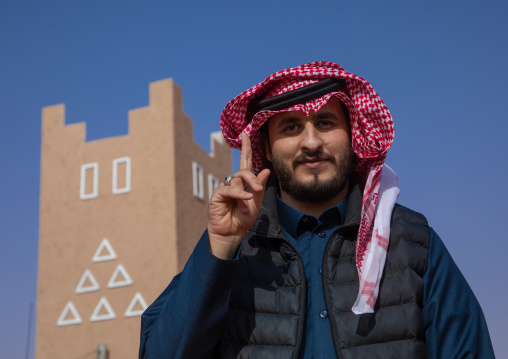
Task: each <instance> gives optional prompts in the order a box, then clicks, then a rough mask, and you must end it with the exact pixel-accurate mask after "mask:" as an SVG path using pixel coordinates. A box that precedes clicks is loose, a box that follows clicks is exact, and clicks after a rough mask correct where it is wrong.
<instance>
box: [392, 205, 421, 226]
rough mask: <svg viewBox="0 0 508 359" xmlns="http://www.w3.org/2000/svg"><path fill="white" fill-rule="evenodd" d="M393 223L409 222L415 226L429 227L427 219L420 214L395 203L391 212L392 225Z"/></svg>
mask: <svg viewBox="0 0 508 359" xmlns="http://www.w3.org/2000/svg"><path fill="white" fill-rule="evenodd" d="M395 221H402V222H410V223H413V224H416V225H422V226H425V227H428V226H429V223H428V221H427V218H425V216H424V215H423V214H421V213H420V212H416V211H414V210H412V209H410V208H408V207H405V206H403V205H401V204H398V203H396V204H395V206H394V207H393V212H392V223H393V222H395Z"/></svg>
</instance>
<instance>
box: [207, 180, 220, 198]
mask: <svg viewBox="0 0 508 359" xmlns="http://www.w3.org/2000/svg"><path fill="white" fill-rule="evenodd" d="M217 187H219V180H218V179H217V177H215V176H214V175H212V174H208V200H209V201H210V198H211V197H212V193H213V190H214V189H215V188H217Z"/></svg>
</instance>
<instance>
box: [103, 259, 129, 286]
mask: <svg viewBox="0 0 508 359" xmlns="http://www.w3.org/2000/svg"><path fill="white" fill-rule="evenodd" d="M120 275H122V277H123V278H124V279H123V280H118V277H119V276H120ZM127 285H132V279H131V277H130V276H129V273H127V271H126V270H125V268H124V266H123V265H121V264H119V265H117V266H116V269H115V271H114V273H113V275H112V276H111V279H110V280H109V283H108V288H118V287H125V286H127Z"/></svg>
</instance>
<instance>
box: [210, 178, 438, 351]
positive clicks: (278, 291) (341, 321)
mask: <svg viewBox="0 0 508 359" xmlns="http://www.w3.org/2000/svg"><path fill="white" fill-rule="evenodd" d="M276 191H277V187H276V186H269V187H268V188H267V190H266V194H265V198H264V201H263V207H262V209H261V211H260V214H259V217H258V220H257V222H256V224H255V225H254V226H253V228H252V229H251V230H250V231H249V233H248V235H247V236H246V238H245V240H244V242H243V244H242V249H241V254H240V263H239V274H238V277H237V280H236V282H235V285H234V288H233V291H232V294H231V299H230V308H229V311H228V315H227V319H226V324H225V327H224V330H223V333H222V336H221V340H220V342H219V345H218V346H217V348H216V349H217V350H216V353H215V357H216V358H278V359H285V358H288V359H289V358H298V353H299V351H300V349H301V348H300V344H301V339H302V331H303V329H304V317H305V308H306V279H305V272H304V268H303V264H302V260H301V257H300V255H299V254H298V253H297V251H296V250H295V249H294V247H292V245H291V244H290V243H289V242H288V241H287V240H286V239H285V238H284V237H283V235H282V231H281V227H280V224H279V220H278V213H277V200H276ZM361 201H362V193H361V191H360V189H359V188H358V187H355V188H354V189H353V191H352V192H351V194H350V197H349V201H348V206H347V210H346V218H345V223H344V225H343V226H342V227H341V228H340V229H338V230H337V231H336V232H334V233H333V234H332V236H331V237H330V239H329V241H328V245H327V247H326V249H325V254H324V257H323V274H322V277H323V290H324V296H325V302H326V307H327V310H328V313H329V319H330V324H331V328H332V335H333V342H334V346H335V352H336V354H337V357H338V358H343V359H353V358H355V359H362V358H368V359H374V358H411V359H415V358H426V357H427V354H426V349H425V333H424V328H423V319H422V311H421V308H422V298H423V279H422V277H423V275H424V273H425V271H426V268H427V254H428V247H429V229H428V225H427V221H426V219H425V218H424V217H423V216H422V215H421V214H419V213H416V212H413V211H411V210H409V209H407V208H405V207H402V206H398V205H396V207H395V209H394V211H393V214H392V225H391V233H390V244H389V248H388V254H387V258H386V265H385V268H384V271H383V280H382V282H381V286H380V292H379V296H378V300H377V303H376V310H375V313H373V314H363V315H355V314H354V313H353V312H352V311H351V308H352V306H353V304H354V302H355V300H356V296H357V294H358V273H357V270H356V265H355V244H356V236H357V233H358V227H359V222H360V211H361Z"/></svg>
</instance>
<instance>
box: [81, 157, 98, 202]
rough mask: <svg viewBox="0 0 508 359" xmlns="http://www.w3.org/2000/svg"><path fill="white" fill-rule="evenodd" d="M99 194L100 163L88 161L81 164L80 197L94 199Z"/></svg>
mask: <svg viewBox="0 0 508 359" xmlns="http://www.w3.org/2000/svg"><path fill="white" fill-rule="evenodd" d="M98 195H99V163H98V162H93V163H87V164H86V165H82V166H81V179H80V185H79V198H81V199H83V200H85V199H92V198H96V197H97V196H98Z"/></svg>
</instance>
